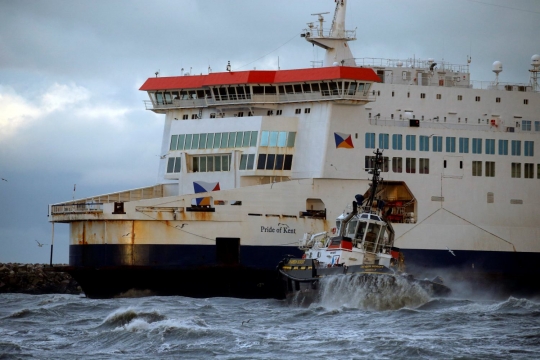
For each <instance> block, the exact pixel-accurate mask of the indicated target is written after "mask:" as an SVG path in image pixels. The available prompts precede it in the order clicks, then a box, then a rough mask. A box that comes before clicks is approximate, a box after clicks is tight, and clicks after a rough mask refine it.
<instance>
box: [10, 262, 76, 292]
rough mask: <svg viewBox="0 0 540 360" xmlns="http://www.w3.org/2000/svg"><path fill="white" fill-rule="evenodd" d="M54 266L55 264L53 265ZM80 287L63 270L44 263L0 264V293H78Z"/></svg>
mask: <svg viewBox="0 0 540 360" xmlns="http://www.w3.org/2000/svg"><path fill="white" fill-rule="evenodd" d="M55 266H56V265H55ZM81 292H82V290H81V287H80V286H79V284H77V282H76V281H75V280H74V279H73V278H72V277H71V276H70V275H69V274H68V273H65V272H57V271H54V270H53V269H52V268H51V267H50V266H49V265H44V264H12V263H9V264H0V293H24V294H36V295H37V294H80V293H81Z"/></svg>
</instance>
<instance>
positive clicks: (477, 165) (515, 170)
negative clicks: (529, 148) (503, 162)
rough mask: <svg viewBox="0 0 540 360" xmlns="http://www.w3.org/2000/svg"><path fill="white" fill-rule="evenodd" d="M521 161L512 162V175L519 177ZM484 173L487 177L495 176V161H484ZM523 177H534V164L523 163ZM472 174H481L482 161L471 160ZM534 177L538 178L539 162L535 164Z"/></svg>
mask: <svg viewBox="0 0 540 360" xmlns="http://www.w3.org/2000/svg"><path fill="white" fill-rule="evenodd" d="M521 165H522V164H521V163H512V173H511V174H512V177H513V178H521ZM484 169H485V173H484V175H485V176H487V177H494V176H495V162H494V161H486V162H485V166H484ZM523 170H524V173H523V175H524V176H523V177H524V178H525V179H534V164H523ZM472 176H482V162H481V161H473V162H472ZM536 177H537V178H538V179H540V164H538V165H537V171H536Z"/></svg>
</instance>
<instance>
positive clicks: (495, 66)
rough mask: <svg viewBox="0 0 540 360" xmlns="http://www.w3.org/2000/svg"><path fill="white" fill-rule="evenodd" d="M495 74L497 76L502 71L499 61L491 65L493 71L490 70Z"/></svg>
mask: <svg viewBox="0 0 540 360" xmlns="http://www.w3.org/2000/svg"><path fill="white" fill-rule="evenodd" d="M492 71H493V72H494V73H495V74H498V73H500V72H501V71H503V66H502V62H500V61H495V62H494V63H493V70H492Z"/></svg>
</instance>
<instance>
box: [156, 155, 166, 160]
mask: <svg viewBox="0 0 540 360" xmlns="http://www.w3.org/2000/svg"><path fill="white" fill-rule="evenodd" d="M168 155H169V154H163V155H156V156H159V158H160V159H165V158H166V157H167V156H168Z"/></svg>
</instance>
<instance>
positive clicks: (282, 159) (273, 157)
mask: <svg viewBox="0 0 540 360" xmlns="http://www.w3.org/2000/svg"><path fill="white" fill-rule="evenodd" d="M292 160H293V156H292V155H284V154H259V159H258V160H257V170H291V168H292Z"/></svg>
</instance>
